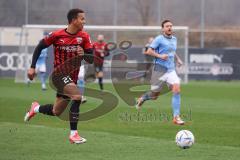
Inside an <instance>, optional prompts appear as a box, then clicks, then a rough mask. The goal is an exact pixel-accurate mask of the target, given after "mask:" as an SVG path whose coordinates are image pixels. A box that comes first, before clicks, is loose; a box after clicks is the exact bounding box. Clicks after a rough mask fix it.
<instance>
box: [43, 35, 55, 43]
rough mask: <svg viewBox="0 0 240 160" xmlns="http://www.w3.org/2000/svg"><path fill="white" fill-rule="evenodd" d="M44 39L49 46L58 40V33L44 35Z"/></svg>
mask: <svg viewBox="0 0 240 160" xmlns="http://www.w3.org/2000/svg"><path fill="white" fill-rule="evenodd" d="M43 40H44V42H45V44H46V45H47V46H50V45H52V44H53V43H54V41H55V40H56V34H55V33H53V32H50V33H49V34H48V35H47V36H46V37H44V39H43Z"/></svg>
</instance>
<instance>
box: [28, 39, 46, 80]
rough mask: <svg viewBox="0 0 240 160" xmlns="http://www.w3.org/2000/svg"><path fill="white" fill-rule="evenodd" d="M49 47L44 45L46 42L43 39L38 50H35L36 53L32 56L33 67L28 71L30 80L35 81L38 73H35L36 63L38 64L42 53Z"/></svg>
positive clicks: (37, 47)
mask: <svg viewBox="0 0 240 160" xmlns="http://www.w3.org/2000/svg"><path fill="white" fill-rule="evenodd" d="M47 47H48V46H47V45H46V44H45V43H44V40H43V39H42V40H41V41H40V42H39V43H38V45H37V46H36V48H35V49H34V52H33V56H32V63H31V67H30V69H29V70H28V78H29V79H30V80H33V78H34V76H35V74H36V72H35V67H36V63H37V60H38V58H39V56H40V54H41V51H42V50H43V49H45V48H47Z"/></svg>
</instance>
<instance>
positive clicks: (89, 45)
mask: <svg viewBox="0 0 240 160" xmlns="http://www.w3.org/2000/svg"><path fill="white" fill-rule="evenodd" d="M83 48H84V49H90V48H93V44H92V42H91V38H90V36H89V34H86V38H85V40H84V44H83Z"/></svg>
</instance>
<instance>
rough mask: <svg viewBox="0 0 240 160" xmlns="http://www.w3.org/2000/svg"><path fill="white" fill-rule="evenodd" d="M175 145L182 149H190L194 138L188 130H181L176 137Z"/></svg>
mask: <svg viewBox="0 0 240 160" xmlns="http://www.w3.org/2000/svg"><path fill="white" fill-rule="evenodd" d="M176 144H177V146H179V147H180V148H182V149H187V148H190V147H191V146H192V145H193V144H194V136H193V134H192V132H190V131H188V130H181V131H179V132H178V133H177V135H176Z"/></svg>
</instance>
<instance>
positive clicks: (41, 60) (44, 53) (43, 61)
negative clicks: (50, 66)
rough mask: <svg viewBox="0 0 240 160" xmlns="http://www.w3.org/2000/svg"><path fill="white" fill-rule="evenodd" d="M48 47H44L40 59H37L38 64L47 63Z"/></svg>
mask: <svg viewBox="0 0 240 160" xmlns="http://www.w3.org/2000/svg"><path fill="white" fill-rule="evenodd" d="M47 52H48V50H47V48H45V49H43V50H42V52H41V54H40V56H39V58H38V60H37V65H41V64H45V63H46V59H47Z"/></svg>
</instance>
